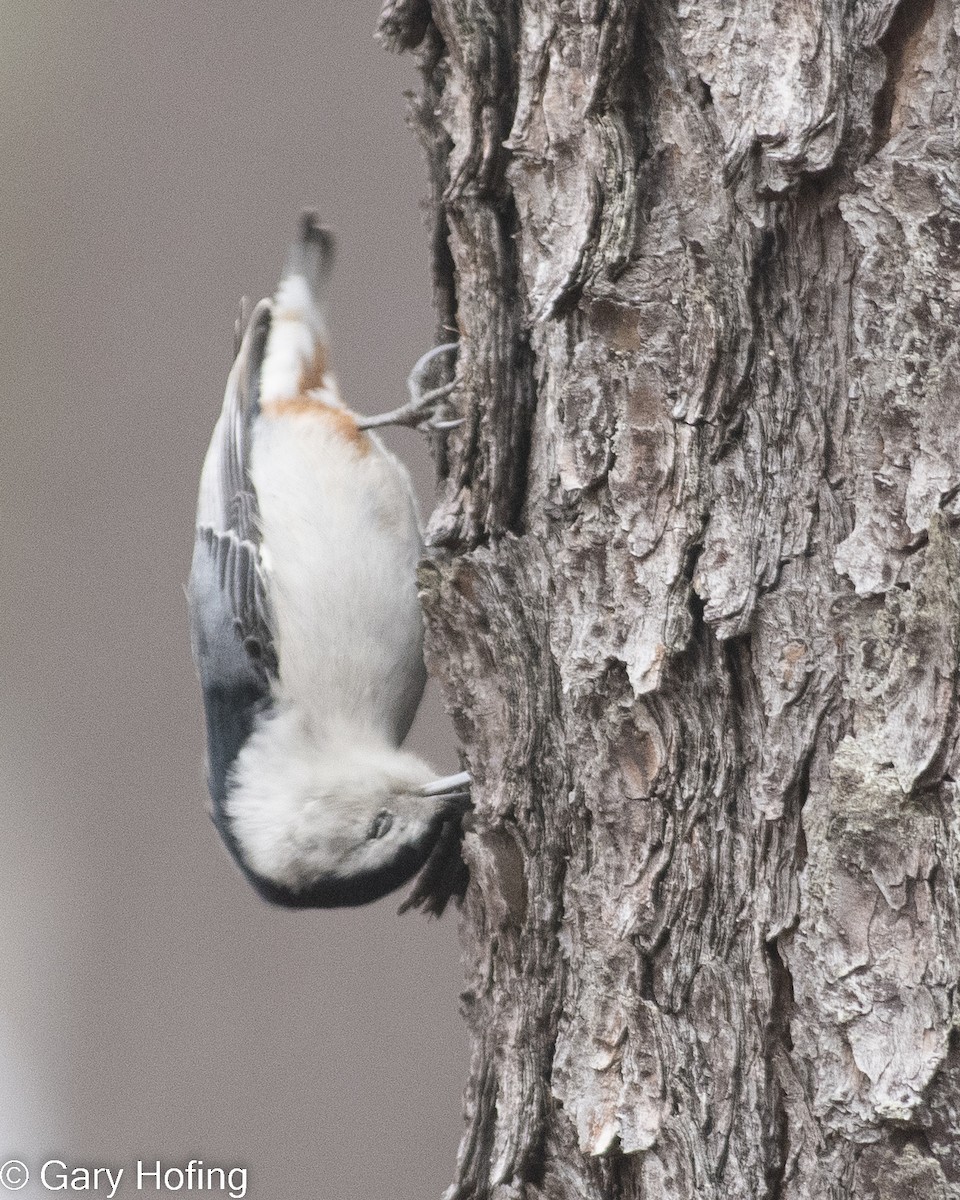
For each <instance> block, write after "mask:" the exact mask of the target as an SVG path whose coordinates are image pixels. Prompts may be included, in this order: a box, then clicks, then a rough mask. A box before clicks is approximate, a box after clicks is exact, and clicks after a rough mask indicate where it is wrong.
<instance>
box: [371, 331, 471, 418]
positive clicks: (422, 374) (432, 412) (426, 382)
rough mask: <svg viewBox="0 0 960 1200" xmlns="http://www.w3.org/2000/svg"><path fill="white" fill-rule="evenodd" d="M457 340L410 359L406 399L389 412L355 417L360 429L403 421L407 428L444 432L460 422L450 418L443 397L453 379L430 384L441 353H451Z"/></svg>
mask: <svg viewBox="0 0 960 1200" xmlns="http://www.w3.org/2000/svg"><path fill="white" fill-rule="evenodd" d="M459 345H460V343H459V342H445V343H444V344H443V345H442V346H434V347H433V349H432V350H428V351H427V352H426V354H422V355H421V356H420V357H419V358H418V359H417V361H416V362H415V363H414V366H413V370H412V371H411V372H410V375H409V377H408V379H407V391H408V392H409V394H410V399H409V400H408V401H407V403H406V404H402V405H401V406H400V407H399V408H395V409H394V410H393V411H392V412H386V413H378V414H377V415H376V416H375V417H359V418H358V419H357V425H358V427H359V428H360V429H381V428H383V427H384V426H385V425H406V426H408V427H409V428H411V429H423V430H426V431H427V432H428V433H446V431H447V430H449V429H456V427H457V426H458V425H462V424H463V421H462V419H451V418H450V417H449V415H448V413H447V411H446V408H447V406H446V401H447V399H448V397H449V396H450V395H451V393H452V392H453V389H454V387H455V380H453V379H450V380H448V381H447V382H446V383H441V384H437V385H434V386H430V382H431V380H430V377H431V376H432V375H433V376H435V375H436V374H437V370H436V363H437V362H438V360H439V359H440V358H441V357H442V356H443V355H453V354H454V353H455V352H456V350H457V348H458V347H459Z"/></svg>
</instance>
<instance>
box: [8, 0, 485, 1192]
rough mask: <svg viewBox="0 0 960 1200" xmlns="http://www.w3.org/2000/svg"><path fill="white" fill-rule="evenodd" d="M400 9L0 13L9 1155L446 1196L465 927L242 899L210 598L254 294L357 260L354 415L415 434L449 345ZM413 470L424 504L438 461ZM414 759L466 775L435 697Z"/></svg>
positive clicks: (349, 309)
mask: <svg viewBox="0 0 960 1200" xmlns="http://www.w3.org/2000/svg"><path fill="white" fill-rule="evenodd" d="M377 11H378V5H377V3H376V2H375V0H366V2H365V3H362V4H353V5H351V4H334V3H332V0H321V2H320V3H315V4H312V5H288V6H284V5H283V4H282V3H281V4H263V3H251V2H240V3H236V2H231V3H229V4H228V3H221V4H216V3H208V2H207V3H205V2H203V0H201V2H199V3H196V2H195V3H192V4H177V3H167V4H162V5H148V4H145V3H130V2H129V0H126V2H123V3H106V2H103V3H96V2H94V0H71V3H70V4H69V5H62V4H57V5H53V4H49V3H39V4H35V5H25V4H20V5H6V6H4V7H3V8H2V9H0V131H2V152H3V170H2V172H0V220H2V261H0V284H2V287H0V297H2V299H0V304H2V308H3V328H2V333H0V358H2V363H0V366H2V372H0V381H2V382H0V386H2V389H3V395H2V408H0V415H2V419H3V437H2V441H0V446H2V450H0V455H2V472H0V548H2V556H3V564H2V569H0V616H2V620H0V639H2V667H0V802H2V814H3V825H2V827H3V837H2V839H0V901H2V905H3V908H2V918H0V953H2V956H3V963H2V970H0V1161H2V1160H3V1159H4V1158H9V1157H12V1156H17V1157H22V1158H24V1159H26V1160H27V1162H28V1163H31V1164H37V1163H39V1162H41V1161H42V1159H43V1157H45V1156H51V1155H56V1156H57V1157H61V1158H64V1159H66V1160H67V1161H69V1162H72V1163H85V1164H88V1165H94V1164H114V1165H122V1166H126V1167H128V1172H127V1174H128V1176H129V1173H130V1169H131V1168H132V1164H133V1163H134V1162H135V1160H136V1159H137V1158H138V1157H146V1158H154V1157H157V1156H159V1157H161V1158H162V1159H163V1161H164V1162H165V1163H169V1164H171V1165H175V1164H178V1163H184V1162H186V1161H187V1160H188V1159H189V1158H190V1157H198V1158H202V1159H204V1160H205V1162H206V1163H207V1164H208V1165H209V1164H212V1163H217V1164H220V1165H228V1166H232V1165H245V1166H247V1167H249V1170H250V1181H251V1182H250V1189H249V1192H248V1195H250V1196H255V1197H262V1198H268V1197H269V1198H270V1200H303V1198H307V1197H309V1198H314V1197H319V1198H320V1200H328V1198H329V1200H348V1198H352V1197H358V1198H360V1197H362V1198H363V1200H379V1198H383V1200H404V1198H406V1197H410V1198H411V1200H412V1198H414V1197H416V1198H417V1200H422V1198H425V1197H430V1196H436V1195H438V1194H439V1193H440V1191H441V1190H442V1189H443V1187H444V1186H445V1185H446V1183H447V1182H448V1181H449V1179H450V1178H451V1176H452V1169H453V1162H454V1157H455V1152H456V1146H457V1142H458V1139H459V1134H460V1125H461V1120H460V1089H461V1084H462V1081H463V1078H464V1077H465V1071H466V1039H465V1034H464V1032H463V1029H462V1026H461V1022H460V1018H459V1016H458V1011H457V1006H458V1000H457V995H458V990H459V986H460V981H461V972H460V967H459V951H458V947H457V938H456V920H455V917H453V916H451V915H448V916H447V917H445V918H444V919H443V920H442V921H441V922H439V923H437V922H429V921H427V920H426V919H424V918H422V917H419V916H408V917H405V918H398V917H397V916H396V915H395V909H396V905H397V901H398V897H391V898H389V899H387V900H386V901H382V902H380V903H379V904H378V905H376V906H374V907H373V908H370V909H366V910H359V911H354V912H345V913H323V912H319V913H303V914H296V913H287V912H282V911H274V910H272V909H270V908H268V907H267V906H265V905H264V904H263V903H262V902H261V901H259V900H258V899H257V897H256V896H255V894H254V892H253V891H252V890H251V889H250V887H249V886H248V885H247V884H245V883H244V882H243V881H242V880H241V878H240V876H239V874H238V873H237V872H236V871H235V870H234V869H233V868H232V866H231V865H230V864H229V863H228V860H227V858H226V856H225V854H224V852H223V851H222V850H221V848H220V845H219V843H218V840H217V838H216V835H215V834H214V831H213V828H212V826H211V825H210V822H209V819H208V817H207V815H206V795H205V789H204V786H203V782H202V752H203V733H202V723H201V712H200V703H199V693H198V688H197V685H196V681H195V678H194V673H193V667H192V664H191V662H190V657H189V650H188V643H187V634H186V623H185V609H184V598H183V592H182V584H183V582H184V581H185V579H186V575H187V570H188V564H189V556H190V551H191V542H192V527H193V507H194V502H195V495H196V483H197V479H198V474H199V470H200V463H201V460H202V457H203V453H204V450H205V448H206V444H207V440H208V438H209V435H210V432H211V429H212V427H213V422H214V419H215V417H216V414H217V411H218V409H219V406H220V402H221V399H222V394H223V385H224V381H225V378H226V372H227V369H228V366H229V360H230V356H231V351H232V326H233V320H234V315H235V311H236V304H237V300H238V298H239V297H240V295H241V294H246V295H248V296H250V297H251V298H252V299H254V300H255V299H257V298H259V297H260V296H261V295H263V294H265V293H267V292H269V291H270V290H272V288H273V286H274V284H275V282H276V277H277V272H278V270H279V267H280V265H281V262H282V259H283V255H284V251H285V247H286V243H287V241H288V240H289V238H290V236H291V233H292V231H293V228H294V224H295V220H296V217H297V215H298V213H299V211H300V209H301V208H302V207H303V206H306V205H311V206H315V207H317V208H318V209H319V210H320V212H321V213H322V215H323V217H324V219H325V220H326V221H327V222H328V223H329V224H330V225H331V226H332V227H333V228H334V229H335V230H336V231H337V233H338V235H339V241H340V260H339V263H340V265H339V270H338V273H337V277H336V281H335V289H334V294H333V306H332V324H333V337H334V365H335V369H336V370H337V372H338V374H339V376H340V379H341V384H342V387H343V392H344V395H345V398H346V399H347V401H348V403H351V404H352V405H354V406H356V407H358V408H360V409H364V410H368V411H375V410H377V409H383V408H387V407H391V406H393V405H394V404H396V403H397V402H398V401H399V400H400V399H402V397H403V382H404V377H405V375H406V371H407V369H408V368H409V366H410V365H411V364H412V362H413V360H414V359H415V358H416V357H417V356H418V355H419V354H420V353H421V352H422V351H423V350H425V349H427V348H428V347H429V346H430V345H431V344H432V340H433V318H432V314H431V311H430V304H429V275H428V256H427V238H426V233H425V230H424V228H423V225H422V221H421V214H420V207H419V205H420V199H421V196H422V195H423V193H424V192H425V190H426V184H425V173H424V170H423V167H422V164H421V158H420V152H419V147H418V146H417V144H416V140H415V138H414V136H413V134H412V133H410V132H409V131H408V130H407V128H406V126H405V123H404V111H405V102H404V100H403V97H402V92H403V90H404V89H405V88H410V87H413V86H414V83H415V77H414V66H413V63H412V61H411V60H409V59H396V58H393V57H392V56H389V55H387V54H386V53H384V52H383V51H381V50H380V49H379V48H378V47H377V46H376V44H375V43H374V41H373V36H372V31H373V28H374V25H375V22H376V17H377ZM392 444H393V446H394V448H395V449H397V450H398V452H399V453H401V454H402V456H403V457H404V458H405V459H406V461H407V462H408V463H409V464H410V465H411V466H412V467H413V468H414V470H415V472H416V474H417V476H418V486H419V487H420V492H421V497H422V501H423V504H424V507H425V508H426V507H428V506H429V504H430V498H431V494H432V467H431V464H430V461H429V457H428V455H427V454H426V452H425V449H424V447H423V446H422V444H421V443H420V441H419V440H418V438H417V436H416V435H414V434H409V433H401V434H398V435H396V438H395V439H394V441H393V443H392ZM413 744H414V746H415V748H416V749H417V750H419V751H420V752H421V753H424V754H426V755H427V756H428V757H429V758H431V759H432V760H433V762H434V764H435V765H436V766H437V767H438V768H440V769H442V770H444V771H446V770H456V769H457V767H458V763H457V759H456V752H455V746H454V744H453V742H452V739H451V736H450V731H449V726H448V724H447V721H446V718H445V717H444V716H443V715H442V714H441V713H440V710H439V706H438V705H437V703H436V701H435V700H429V701H428V702H427V703H426V704H425V706H424V711H422V712H421V716H420V719H419V722H418V725H417V728H416V731H415V737H414V742H413ZM20 1194H21V1195H32V1194H44V1193H42V1192H41V1191H40V1190H39V1189H36V1190H35V1189H34V1185H33V1184H31V1185H30V1186H29V1187H28V1189H27V1190H26V1191H25V1192H22V1193H20ZM126 1194H132V1193H131V1192H129V1191H127V1190H126V1189H125V1190H124V1191H122V1192H121V1195H126Z"/></svg>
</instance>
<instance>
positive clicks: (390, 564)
mask: <svg viewBox="0 0 960 1200" xmlns="http://www.w3.org/2000/svg"><path fill="white" fill-rule="evenodd" d="M366 436H368V435H364V437H366ZM367 445H368V446H369V449H368V450H367V451H366V453H362V452H361V449H362V447H361V448H358V445H357V443H356V442H354V441H351V440H350V439H347V438H345V437H344V435H343V432H342V427H340V428H338V426H337V424H336V422H334V421H330V420H328V419H325V418H324V417H323V416H322V415H305V414H292V415H285V416H266V415H262V416H260V417H258V418H257V421H256V423H255V425H254V429H253V448H252V449H253V452H252V463H251V476H252V480H253V483H254V486H255V488H256V491H257V497H258V502H259V508H260V521H261V528H262V546H263V558H264V561H265V563H266V564H267V565H268V571H267V588H268V594H269V596H270V601H271V605H272V611H273V616H274V621H275V625H276V629H275V635H276V646H277V655H278V661H279V664H280V681H279V686H278V688H277V698H278V700H280V701H281V702H283V701H285V700H286V701H290V702H292V703H293V704H296V705H297V706H298V707H299V708H301V709H302V710H303V713H304V714H305V716H306V717H307V719H308V720H309V721H310V722H311V723H312V724H313V725H314V727H315V732H316V733H317V734H318V735H320V736H321V737H323V738H326V737H328V736H329V737H341V736H343V735H344V733H347V734H348V736H353V735H356V736H361V737H362V736H366V735H369V737H370V739H371V740H372V741H379V740H381V739H386V740H387V741H388V742H389V744H391V745H396V744H397V743H398V741H399V740H400V738H401V737H402V736H403V733H405V731H406V724H407V723H408V722H409V719H410V717H411V716H412V712H413V711H414V710H415V708H416V704H417V702H418V701H419V698H420V693H421V691H422V689H423V678H424V673H423V658H422V638H423V628H422V619H421V614H420V606H419V602H418V599H417V594H416V578H415V573H416V565H417V561H418V559H419V557H420V552H421V539H420V532H419V526H418V521H417V514H416V509H415V505H414V499H413V495H412V491H411V487H410V479H409V476H408V474H407V471H406V469H405V468H404V467H403V466H402V464H401V463H400V462H398V460H397V459H395V458H394V457H393V455H391V454H389V453H388V452H387V451H386V450H385V449H384V448H383V446H382V445H381V444H380V443H379V441H377V440H376V439H375V438H374V437H372V436H371V437H370V439H369V443H367Z"/></svg>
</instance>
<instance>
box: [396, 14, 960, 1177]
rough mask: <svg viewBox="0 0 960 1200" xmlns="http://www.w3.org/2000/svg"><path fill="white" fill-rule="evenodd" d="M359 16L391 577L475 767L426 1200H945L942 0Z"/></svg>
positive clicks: (959, 584) (959, 293) (952, 1131)
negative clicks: (391, 83) (437, 402)
mask: <svg viewBox="0 0 960 1200" xmlns="http://www.w3.org/2000/svg"><path fill="white" fill-rule="evenodd" d="M381 29H382V31H383V33H384V35H385V37H386V39H387V40H388V41H389V42H391V43H392V44H393V45H394V47H399V48H411V47H414V46H415V47H417V53H418V54H419V56H420V62H421V65H422V69H423V78H424V87H423V91H422V94H421V96H420V97H419V98H418V99H417V100H416V101H415V103H414V109H415V120H416V122H417V124H418V126H419V128H420V129H421V131H422V134H423V138H424V141H425V144H426V146H427V151H428V159H429V163H430V169H431V173H432V180H433V199H432V211H433V217H434V220H435V230H436V236H435V243H434V249H435V276H436V290H437V297H438V303H439V306H440V309H441V315H442V319H443V321H444V322H445V323H446V324H447V325H448V326H449V327H452V328H453V329H456V330H458V336H459V338H460V342H461V348H460V357H459V363H458V393H457V395H458V397H459V401H458V402H459V404H460V406H461V408H462V413H463V415H464V416H465V418H466V422H465V424H464V425H463V426H462V427H461V428H459V429H457V430H455V431H453V433H452V434H451V435H450V436H449V438H448V440H447V443H446V446H445V448H442V461H441V473H442V476H443V481H444V482H443V487H442V498H441V503H440V506H439V508H438V510H437V512H436V513H435V514H434V517H433V519H432V521H431V524H430V530H429V545H430V549H429V556H430V557H429V561H428V563H427V564H425V565H424V567H423V568H422V573H421V584H422V594H423V599H424V606H425V611H426V619H427V624H428V631H429V635H428V641H429V660H430V663H429V665H430V668H431V671H432V673H433V674H434V675H436V676H438V677H439V678H440V679H441V680H442V682H443V684H444V686H445V689H446V694H447V697H448V700H449V703H450V706H451V708H452V710H453V712H454V716H455V720H456V725H457V731H458V734H459V736H460V738H461V739H462V742H463V747H464V753H465V756H466V760H467V764H468V766H469V768H470V769H471V770H472V772H473V774H474V778H475V780H476V815H475V819H474V825H473V828H472V830H471V831H470V832H469V833H468V835H467V839H466V843H465V853H466V856H467V860H468V863H469V866H470V871H471V884H470V888H469V891H468V895H467V898H466V903H465V906H464V909H463V915H462V937H463V944H464V948H465V954H466V962H467V969H468V976H469V978H468V987H469V990H468V991H467V993H466V999H465V1010H466V1016H467V1020H468V1022H469V1026H470V1029H471V1032H472V1036H473V1040H474V1054H473V1062H472V1069H471V1078H470V1081H469V1084H468V1088H467V1098H466V1105H467V1132H466V1134H465V1136H464V1140H463V1143H462V1145H461V1148H460V1155H459V1162H458V1166H457V1182H456V1183H455V1184H454V1186H453V1188H452V1189H451V1192H450V1196H451V1197H456V1198H462V1200H467V1198H471V1200H472V1198H477V1200H481V1198H483V1200H485V1198H487V1197H496V1198H497V1200H520V1198H521V1197H523V1198H526V1200H533V1198H535V1197H543V1198H549V1200H566V1198H568V1197H569V1198H573V1197H577V1198H579V1197H638V1198H640V1197H642V1198H643V1200H680V1198H684V1200H687V1198H690V1200H712V1198H716V1200H721V1198H722V1200H731V1198H743V1200H757V1198H758V1197H770V1198H773V1197H776V1198H778V1200H787V1198H789V1200H801V1198H816V1200H828V1198H829V1200H834V1198H835V1200H840V1198H847V1197H857V1198H864V1200H865V1198H871V1200H874V1198H876V1200H894V1198H898V1200H899V1198H901V1197H917V1198H920V1197H923V1198H927V1197H932V1198H937V1200H939V1198H945V1197H960V1041H958V1037H957V1034H956V1033H955V1032H954V1021H955V1020H956V1018H955V1015H954V1014H955V989H956V984H957V980H958V976H960V904H958V893H957V882H958V876H960V809H958V785H957V783H956V782H955V780H956V779H957V778H960V763H958V757H960V751H958V744H957V738H958V705H957V693H958V688H957V668H958V622H960V553H958V536H960V535H958V514H960V500H958V497H960V395H958V381H960V353H958V341H957V335H956V330H957V329H958V328H960V283H958V279H960V276H958V272H957V267H958V260H960V179H958V154H960V146H958V133H957V125H958V105H957V86H958V62H960V54H958V31H960V21H958V17H957V16H956V14H955V12H954V9H953V6H952V5H951V4H950V3H948V2H947V0H904V2H902V3H900V4H897V3H894V2H893V0H858V2H857V3H855V4H850V3H844V2H842V0H789V2H788V0H784V2H783V3H772V4H771V3H766V2H764V3H761V0H737V2H735V3H733V4H731V3H729V2H727V0H645V2H643V3H641V0H526V2H525V3H522V4H511V3H509V0H394V2H393V3H391V4H389V5H388V7H387V9H386V10H385V12H384V15H383V18H382V23H381ZM446 336H447V337H449V334H448V335H446Z"/></svg>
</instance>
